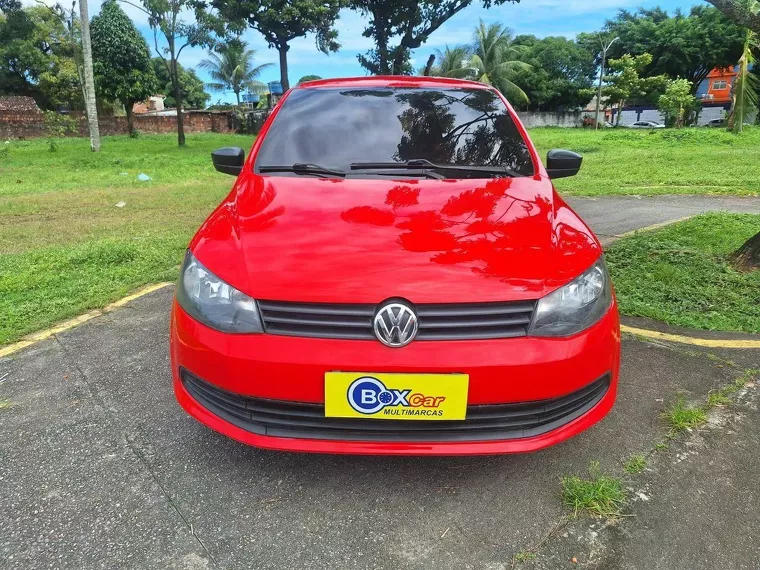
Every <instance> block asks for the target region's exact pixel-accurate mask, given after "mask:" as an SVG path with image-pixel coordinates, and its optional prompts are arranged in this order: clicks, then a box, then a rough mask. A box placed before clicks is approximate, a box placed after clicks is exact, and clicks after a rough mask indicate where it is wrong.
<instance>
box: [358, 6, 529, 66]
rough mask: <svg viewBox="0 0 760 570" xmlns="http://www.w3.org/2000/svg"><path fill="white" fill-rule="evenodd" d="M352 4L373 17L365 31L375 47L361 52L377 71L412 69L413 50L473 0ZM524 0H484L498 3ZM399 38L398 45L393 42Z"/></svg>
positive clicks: (361, 60) (365, 62)
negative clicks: (411, 57)
mask: <svg viewBox="0 0 760 570" xmlns="http://www.w3.org/2000/svg"><path fill="white" fill-rule="evenodd" d="M347 1H348V6H349V7H350V8H352V9H354V10H357V11H358V12H360V13H361V14H362V15H364V16H366V17H368V18H369V23H368V25H367V27H366V28H365V29H364V32H363V33H362V35H363V36H364V37H365V38H372V40H373V41H374V42H375V47H374V49H371V50H369V51H368V52H367V53H365V54H360V55H358V56H357V58H358V59H359V63H360V64H361V66H362V67H364V69H366V70H367V71H369V72H370V73H371V74H373V75H403V74H410V73H412V66H411V64H410V63H409V57H410V54H411V50H413V49H416V48H418V47H420V46H421V45H422V44H424V43H425V42H426V41H427V39H428V38H429V37H430V34H432V33H433V32H434V31H436V30H437V29H438V28H440V27H441V26H442V25H443V24H444V23H446V21H447V20H448V19H449V18H451V17H452V16H454V15H456V14H458V13H459V12H461V11H462V10H463V9H465V8H466V7H467V6H469V5H470V4H471V3H472V0H347ZM519 1H520V0H482V4H483V5H484V6H485V7H486V8H488V7H490V6H492V5H494V4H503V3H505V2H519ZM395 42H397V44H396V45H392V43H395Z"/></svg>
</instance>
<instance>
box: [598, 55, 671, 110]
mask: <svg viewBox="0 0 760 570" xmlns="http://www.w3.org/2000/svg"><path fill="white" fill-rule="evenodd" d="M651 63H652V56H651V55H650V54H648V53H644V54H641V55H637V56H632V55H631V54H628V53H627V54H625V55H623V56H622V57H620V58H618V59H611V60H610V61H609V68H610V71H611V72H612V73H611V74H610V75H606V76H605V77H604V81H605V82H606V84H607V85H606V86H605V87H604V89H603V90H602V94H603V95H604V96H605V97H607V101H608V102H609V103H610V104H612V105H617V108H618V114H617V120H616V122H615V124H617V125H619V124H620V117H621V115H622V113H621V111H622V110H623V107H625V105H626V103H627V102H629V101H631V100H632V99H638V98H640V97H644V96H646V95H647V94H650V93H652V92H654V91H656V90H658V89H662V88H663V87H664V86H665V83H666V81H667V77H665V76H663V75H658V76H655V77H641V73H642V72H643V70H644V69H645V68H646V67H647V66H648V65H649V64H651Z"/></svg>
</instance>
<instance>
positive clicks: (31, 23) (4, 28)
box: [0, 1, 83, 109]
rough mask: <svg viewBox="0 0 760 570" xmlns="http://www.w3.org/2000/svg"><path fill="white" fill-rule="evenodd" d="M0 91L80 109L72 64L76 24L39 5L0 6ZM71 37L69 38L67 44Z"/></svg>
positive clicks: (43, 105) (48, 105) (46, 104)
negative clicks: (68, 22) (66, 21)
mask: <svg viewBox="0 0 760 570" xmlns="http://www.w3.org/2000/svg"><path fill="white" fill-rule="evenodd" d="M0 10H2V12H0V61H2V62H3V64H2V65H0V94H3V95H27V96H30V97H33V98H34V99H35V101H36V102H37V104H38V105H39V106H40V107H41V108H43V109H55V108H57V107H68V108H70V109H82V108H83V99H82V91H81V88H80V81H79V75H78V72H77V66H76V62H75V59H74V57H75V51H74V48H75V44H76V43H78V31H79V28H78V26H77V25H76V23H77V22H76V21H74V22H72V26H73V28H72V30H71V33H70V31H69V30H68V29H67V28H66V25H65V24H64V21H63V20H62V19H61V17H60V15H59V14H57V13H56V12H55V11H53V10H51V9H50V8H48V7H45V6H33V7H28V8H24V9H22V8H21V6H20V4H18V3H9V2H7V1H6V2H5V3H4V5H2V6H0ZM72 38H73V40H74V42H72Z"/></svg>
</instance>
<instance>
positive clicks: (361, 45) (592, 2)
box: [25, 0, 702, 103]
mask: <svg viewBox="0 0 760 570" xmlns="http://www.w3.org/2000/svg"><path fill="white" fill-rule="evenodd" d="M46 1H48V2H50V3H54V2H55V1H56V0H46ZM33 2H34V0H25V3H27V4H32V3H33ZM100 3H101V2H100V0H89V4H88V6H89V9H90V16H93V15H94V14H96V13H97V12H98V11H99V10H100ZM135 3H139V0H138V1H136V2H135ZM700 3H702V2H700V1H699V0H660V1H659V2H658V1H650V0H522V1H521V2H520V3H519V4H504V5H501V6H493V7H491V8H489V9H487V10H486V9H485V8H483V7H482V5H480V2H479V1H478V0H473V5H472V6H469V7H468V8H465V9H464V10H462V11H461V12H460V13H459V14H457V15H456V16H454V17H453V18H451V19H450V20H449V21H448V22H446V23H445V24H444V25H443V26H441V28H439V29H438V30H437V31H436V32H435V33H433V34H432V35H431V37H430V39H429V40H428V42H427V43H426V44H424V45H423V46H422V47H421V48H419V49H418V50H416V51H415V52H414V53H413V54H412V59H413V65H414V67H415V68H417V67H421V66H422V65H424V63H425V61H426V60H427V57H428V55H429V54H430V53H431V52H432V51H433V50H435V49H436V48H443V47H444V45H445V44H447V43H448V44H449V45H456V44H461V43H467V42H469V41H470V40H471V37H472V31H473V28H474V27H475V26H476V25H477V22H478V20H479V19H482V20H483V21H485V22H486V23H491V22H501V23H503V24H505V25H506V26H508V27H510V28H511V29H512V30H513V32H514V33H515V34H534V35H536V36H539V37H545V36H566V37H570V38H573V37H575V36H576V34H578V33H580V32H590V31H594V30H597V29H599V28H600V27H601V26H602V25H603V24H604V21H605V20H607V19H609V18H613V17H614V16H615V14H616V13H617V11H618V10H619V9H620V8H626V9H636V8H637V7H639V6H644V7H647V8H651V7H654V6H661V7H662V8H664V9H666V10H668V11H671V12H672V11H673V10H675V9H676V8H682V9H684V10H688V9H689V8H690V7H691V6H692V5H694V4H700ZM122 7H123V8H124V10H125V11H126V12H127V14H129V16H130V17H131V18H132V19H133V20H134V22H135V24H136V25H137V27H138V28H139V29H140V31H141V32H142V33H143V34H144V35H145V36H146V39H148V45H149V46H151V51H154V50H153V34H152V32H151V30H150V28H149V27H148V25H147V19H146V17H145V15H144V14H143V13H141V12H140V11H139V10H137V9H136V8H134V7H132V6H129V5H126V4H122ZM364 25H365V24H364V18H362V17H361V16H360V15H359V14H358V13H356V12H352V11H349V10H344V11H342V12H341V14H340V19H339V20H338V22H337V24H336V27H337V29H338V32H339V41H340V42H341V44H342V47H341V49H340V51H338V52H337V53H333V54H330V55H324V54H322V53H321V52H319V51H317V49H316V47H315V44H314V38H313V37H305V38H299V39H296V40H294V41H293V42H292V44H291V48H290V52H289V54H288V56H289V57H288V63H289V67H290V70H289V71H290V72H289V77H290V82H291V84H295V82H296V81H298V79H299V78H300V77H302V76H304V75H310V74H315V75H320V76H322V77H347V76H353V75H366V73H365V71H364V69H362V67H361V66H360V65H359V63H358V62H357V60H356V55H357V54H358V53H364V52H365V51H367V50H368V49H370V48H371V47H372V41H371V40H370V39H368V38H365V37H362V35H361V32H362V30H363V29H364ZM244 39H245V40H246V41H247V42H248V43H249V44H250V45H251V47H253V48H254V49H256V50H258V54H257V62H258V63H272V64H273V65H272V66H271V67H270V68H268V69H267V70H265V72H264V73H263V74H262V77H261V79H262V81H265V82H266V81H275V80H278V79H279V78H280V72H279V68H278V66H277V62H278V56H277V52H276V51H275V50H273V49H268V47H267V45H266V42H265V41H264V40H263V38H262V36H261V35H260V34H259V33H258V32H255V31H253V30H248V31H247V32H246V33H245V35H244ZM205 56H206V52H205V51H204V50H202V49H197V48H196V49H190V48H187V49H185V50H184V51H183V52H182V55H181V57H180V63H181V64H182V65H183V66H185V67H195V66H196V65H197V64H198V62H199V61H201V60H202V59H203V58H204V57H205ZM196 71H197V72H198V75H199V76H200V77H201V79H203V80H204V81H207V80H208V77H207V76H206V74H205V72H203V70H200V69H196ZM211 97H212V98H211V103H213V102H216V101H217V100H218V99H220V100H222V101H232V100H234V95H233V94H232V93H211Z"/></svg>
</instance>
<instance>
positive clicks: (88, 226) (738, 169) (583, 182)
mask: <svg viewBox="0 0 760 570" xmlns="http://www.w3.org/2000/svg"><path fill="white" fill-rule="evenodd" d="M531 135H532V137H533V139H534V141H535V142H536V144H537V145H538V146H539V148H540V150H541V152H542V154H545V153H546V151H547V150H548V149H550V148H555V147H563V148H569V149H573V150H577V151H579V152H582V153H584V154H585V156H586V159H585V162H584V167H583V169H582V170H581V174H580V175H579V176H577V177H575V178H568V179H563V180H559V181H558V184H557V186H558V187H559V189H560V190H561V191H563V193H565V194H621V193H624V194H625V193H637V194H660V193H674V192H681V193H685V192H693V193H709V192H717V193H732V194H760V129H758V128H751V129H748V130H747V132H746V133H744V134H743V135H741V136H739V137H736V136H734V135H730V134H728V133H726V132H724V131H722V130H720V129H690V130H683V131H680V132H677V131H664V132H663V131H658V132H654V133H650V132H647V131H633V130H614V131H611V130H606V131H600V132H594V131H589V130H582V129H534V130H533V131H532V132H531ZM252 142H253V139H252V137H247V136H238V135H217V134H202V135H188V138H187V146H186V147H185V148H182V149H180V148H178V147H177V145H176V137H175V135H142V136H140V137H139V138H138V139H130V138H127V137H106V138H104V140H103V149H102V151H101V153H99V154H93V153H91V152H90V151H89V144H88V140H87V139H84V138H69V139H61V140H59V141H58V145H57V146H58V150H57V151H56V152H50V150H49V149H48V143H47V141H46V140H44V139H40V140H34V141H11V142H10V143H8V144H5V143H4V142H1V141H0V315H1V316H2V317H1V318H0V345H4V344H7V343H10V342H13V341H15V340H17V339H19V338H20V337H22V336H23V335H25V334H27V333H30V332H32V331H36V330H39V329H41V328H44V327H45V326H48V325H50V324H52V323H55V322H57V321H60V320H62V319H65V318H68V317H71V316H73V315H77V314H80V313H82V312H85V311H87V310H89V309H93V308H97V307H101V306H103V305H105V304H107V303H108V302H110V301H112V300H115V299H117V298H119V297H121V296H123V295H125V294H127V293H128V292H130V291H132V290H134V289H135V288H137V287H139V286H141V285H144V284H146V283H152V282H157V281H162V280H174V279H175V278H176V273H177V267H178V264H179V263H180V261H181V258H182V252H183V250H184V248H185V246H186V245H187V242H188V240H189V239H190V237H191V236H192V234H193V232H194V231H195V230H196V229H197V227H198V226H199V224H200V223H201V222H202V221H203V219H204V218H205V217H206V216H207V215H208V213H209V212H210V211H211V210H212V209H213V208H214V206H216V205H217V204H218V203H219V201H220V200H221V199H222V198H223V197H224V195H225V194H226V193H227V192H228V191H229V189H230V187H231V186H232V183H233V179H232V177H229V176H224V175H222V174H219V173H217V172H215V171H214V170H213V168H212V166H211V159H210V152H211V150H213V149H215V148H218V147H221V146H240V147H243V148H245V149H246V150H248V149H249V148H250V146H251V144H252ZM140 173H145V174H147V175H148V176H150V177H151V178H152V180H150V181H148V182H140V181H138V180H137V176H138V174H140ZM121 202H125V203H126V204H125V205H124V206H123V207H117V206H116V204H117V203H121ZM637 239H638V238H637ZM626 243H627V242H626ZM620 247H623V246H622V245H621V246H620ZM621 284H622V285H623V287H625V284H624V280H621ZM634 297H635V295H633V294H632V295H630V299H626V301H625V305H624V308H625V309H626V310H628V311H629V312H635V314H643V312H642V311H643V309H640V308H638V305H637V304H636V303H634V302H633V299H634ZM650 316H651V315H650ZM745 327H746V325H745Z"/></svg>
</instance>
